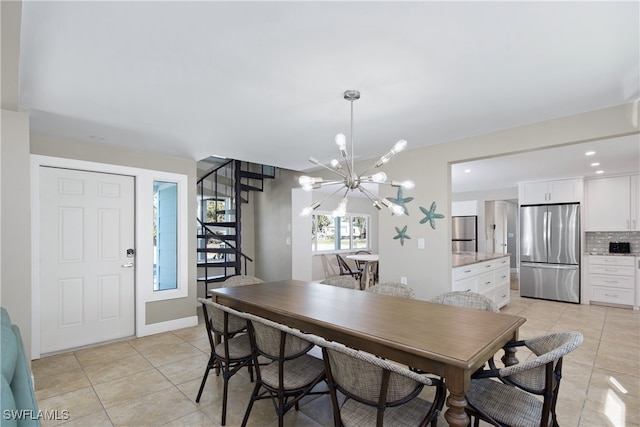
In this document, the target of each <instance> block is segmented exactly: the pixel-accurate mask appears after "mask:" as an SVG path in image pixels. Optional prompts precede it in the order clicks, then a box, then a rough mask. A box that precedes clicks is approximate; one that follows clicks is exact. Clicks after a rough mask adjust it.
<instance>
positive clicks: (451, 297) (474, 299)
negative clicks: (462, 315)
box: [430, 291, 500, 313]
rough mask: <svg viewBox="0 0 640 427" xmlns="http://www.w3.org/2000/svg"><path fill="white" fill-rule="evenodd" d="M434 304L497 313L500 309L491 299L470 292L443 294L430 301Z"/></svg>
mask: <svg viewBox="0 0 640 427" xmlns="http://www.w3.org/2000/svg"><path fill="white" fill-rule="evenodd" d="M430 302H434V303H436V304H447V305H455V306H457V307H466V308H475V309H476V310H484V311H490V312H492V313H499V312H500V309H499V308H498V306H497V305H496V303H495V302H493V300H492V299H491V298H488V297H486V296H484V295H481V294H478V293H475V292H471V291H453V292H445V293H444V294H440V295H438V296H437V297H435V298H433V299H431V301H430Z"/></svg>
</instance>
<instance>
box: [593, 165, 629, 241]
mask: <svg viewBox="0 0 640 427" xmlns="http://www.w3.org/2000/svg"><path fill="white" fill-rule="evenodd" d="M586 206H587V209H586V210H587V231H639V230H640V218H639V215H640V178H639V176H638V175H624V176H613V177H606V178H594V179H589V180H588V181H587V198H586Z"/></svg>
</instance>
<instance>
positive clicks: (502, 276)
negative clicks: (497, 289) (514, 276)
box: [494, 267, 511, 286]
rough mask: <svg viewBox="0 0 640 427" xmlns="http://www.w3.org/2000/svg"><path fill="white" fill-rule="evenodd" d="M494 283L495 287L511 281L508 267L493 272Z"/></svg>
mask: <svg viewBox="0 0 640 427" xmlns="http://www.w3.org/2000/svg"><path fill="white" fill-rule="evenodd" d="M494 280H495V282H496V285H497V286H500V285H504V284H507V285H509V282H510V281H511V271H510V270H509V268H508V267H505V268H501V269H499V270H498V271H496V272H495V279H494Z"/></svg>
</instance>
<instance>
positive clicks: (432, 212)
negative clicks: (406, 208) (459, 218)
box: [420, 202, 444, 230]
mask: <svg viewBox="0 0 640 427" xmlns="http://www.w3.org/2000/svg"><path fill="white" fill-rule="evenodd" d="M420 210H421V211H422V213H423V214H425V215H426V216H425V217H424V218H422V219H421V220H420V224H424V223H425V222H427V221H429V223H431V228H433V229H434V230H435V229H436V219H440V218H444V215H442V214H438V213H436V202H433V203H431V209H429V210H426V209H425V208H423V207H422V206H420Z"/></svg>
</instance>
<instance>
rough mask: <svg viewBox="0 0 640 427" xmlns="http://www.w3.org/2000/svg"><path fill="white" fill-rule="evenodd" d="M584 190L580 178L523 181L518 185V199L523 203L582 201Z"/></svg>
mask: <svg viewBox="0 0 640 427" xmlns="http://www.w3.org/2000/svg"><path fill="white" fill-rule="evenodd" d="M583 192H584V184H583V180H582V179H580V178H575V179H561V180H556V181H537V182H523V183H520V184H519V186H518V199H519V203H520V204H521V205H540V204H549V203H572V202H582V196H583Z"/></svg>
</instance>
